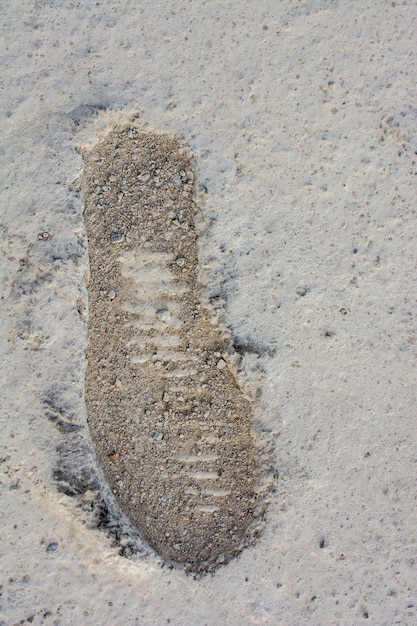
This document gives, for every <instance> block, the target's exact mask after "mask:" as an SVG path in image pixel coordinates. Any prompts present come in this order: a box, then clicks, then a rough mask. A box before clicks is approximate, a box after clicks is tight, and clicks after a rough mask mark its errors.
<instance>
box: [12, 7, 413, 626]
mask: <svg viewBox="0 0 417 626" xmlns="http://www.w3.org/2000/svg"><path fill="white" fill-rule="evenodd" d="M414 19H415V7H414V3H412V2H407V1H406V2H401V3H400V2H385V1H382V0H378V1H376V2H367V1H364V0H361V1H354V2H351V3H345V2H338V1H336V2H331V1H325V0H317V1H314V2H313V1H310V0H306V1H304V2H299V1H295V0H288V1H284V2H279V3H278V2H268V1H267V0H265V1H262V2H256V3H247V2H243V1H240V0H237V1H236V2H233V3H229V4H228V3H224V2H223V3H220V2H217V1H216V0H212V1H208V2H201V3H200V2H185V1H184V2H183V1H179V2H175V3H174V2H171V1H169V0H168V1H167V2H150V1H148V0H143V1H141V2H139V3H138V2H128V1H126V2H113V3H110V2H107V1H106V0H105V1H104V2H101V3H100V5H99V6H98V5H97V3H95V2H90V1H89V0H86V1H85V2H82V3H75V2H71V1H69V0H62V1H60V0H56V1H50V2H41V1H39V2H33V1H30V2H29V1H28V0H16V1H14V2H7V3H5V5H4V7H3V11H2V21H3V25H4V26H3V37H4V45H3V67H4V68H5V69H4V72H3V82H4V86H3V108H2V110H3V116H2V122H3V129H4V131H3V143H4V148H5V156H4V159H3V165H4V167H3V168H2V170H3V179H4V185H3V192H2V213H3V219H2V223H3V224H4V234H3V273H2V275H3V281H2V303H3V307H2V318H1V319H2V333H1V337H2V344H1V345H2V359H1V363H2V373H3V376H2V381H3V383H2V412H1V413H2V418H3V423H2V431H1V432H2V447H3V459H2V460H3V463H2V472H3V478H2V503H1V511H2V530H3V532H2V545H3V552H2V564H1V571H2V585H3V590H4V600H3V602H2V608H1V611H2V612H1V618H0V619H1V620H2V623H3V624H7V626H9V625H12V624H13V625H14V624H19V623H25V621H26V623H32V624H47V625H49V624H56V625H61V626H67V625H68V626H72V625H77V626H78V625H79V624H83V625H86V626H89V625H100V624H109V625H112V626H113V625H114V626H118V625H120V624H123V625H127V626H134V625H135V626H138V625H139V624H140V625H147V624H148V625H151V624H165V623H170V624H176V625H189V624H191V625H193V624H199V625H200V624H204V625H207V626H208V625H210V626H211V625H213V626H214V625H218V624H225V625H231V626H234V625H239V626H240V625H242V624H243V625H249V624H271V625H275V624H282V625H284V626H287V625H297V626H298V625H300V624H312V625H321V624H332V625H333V624H336V625H339V624H340V625H343V626H345V625H352V626H353V625H355V626H356V625H357V624H361V623H362V622H364V623H367V624H377V625H387V626H391V625H392V624H401V625H403V624H405V625H411V624H413V623H415V562H414V558H415V557H414V554H415V543H414V536H415V532H414V528H415V517H416V516H415V505H414V496H415V491H414V478H415V470H414V461H415V406H416V398H415V388H416V384H415V382H416V381H415V378H416V377H415V365H416V362H415V338H416V326H415V311H416V305H415V294H416V285H415V256H416V255H415V234H414V233H415V228H416V216H415V183H414V180H413V175H414V173H415V160H416V156H415V154H416V147H417V142H416V138H415V117H414V108H413V106H414V97H413V93H412V86H413V71H414V68H415V60H414V57H413V56H412V51H413V48H414V41H413V30H412V22H413V20H414ZM129 116H134V117H135V119H136V120H137V123H139V124H141V126H142V127H143V128H144V129H147V130H148V131H149V132H152V133H154V132H156V133H158V134H164V133H167V134H168V135H169V136H170V137H180V141H181V142H183V144H184V145H186V146H188V149H189V151H190V154H191V155H192V164H193V171H194V176H195V180H194V185H195V194H196V195H195V197H196V200H195V219H196V233H197V234H198V238H197V244H196V245H197V250H196V254H197V258H198V264H196V267H197V274H196V281H198V284H199V285H201V288H199V294H200V295H199V297H201V299H202V301H203V303H204V302H209V303H210V311H211V312H210V319H211V315H213V316H215V317H216V318H217V319H218V324H219V327H220V326H224V327H225V328H226V329H227V335H228V337H229V339H230V342H231V346H232V348H233V353H234V355H235V356H236V360H237V361H236V362H237V364H238V382H239V387H240V389H242V390H246V389H247V393H248V394H249V395H248V397H250V398H251V400H250V410H251V419H250V426H251V431H252V433H251V437H253V438H254V440H255V439H256V440H257V441H258V440H259V441H262V448H263V450H264V451H265V452H266V453H267V455H268V458H270V459H271V461H270V466H269V469H268V478H269V479H270V480H271V483H272V488H271V490H270V491H269V493H268V496H267V505H268V506H267V509H266V514H265V517H264V520H263V528H262V532H261V534H260V536H259V537H258V538H257V541H256V542H255V543H253V544H252V545H250V546H248V547H246V548H245V549H244V550H243V551H242V552H241V553H240V554H239V555H238V556H237V557H233V558H231V560H230V561H229V562H228V563H227V564H221V563H219V567H218V568H217V569H216V571H215V572H214V573H208V574H206V575H202V576H200V575H198V576H193V574H192V573H188V574H187V573H186V572H185V571H183V569H181V568H177V567H170V566H169V565H168V564H166V562H165V561H164V560H163V558H162V557H161V556H160V555H158V554H155V553H154V551H153V550H152V549H151V548H150V547H149V546H148V545H147V543H146V542H144V541H143V538H141V537H140V536H135V539H134V540H132V536H133V534H134V529H133V528H132V524H131V521H130V520H129V519H128V518H127V517H126V516H125V515H124V513H123V512H120V509H119V508H118V506H117V502H116V501H115V500H114V498H113V496H112V494H111V491H110V488H109V486H108V484H107V482H106V476H105V472H103V469H105V468H104V467H102V464H100V463H99V462H98V460H97V456H96V453H95V449H94V445H93V439H92V434H93V433H92V431H90V429H89V427H88V419H87V410H86V402H85V400H86V397H85V377H86V366H87V362H86V352H87V347H88V335H87V331H88V324H89V320H90V319H91V318H90V315H91V311H90V310H89V304H88V302H89V300H88V292H87V285H88V280H89V254H88V241H87V231H86V224H85V221H84V210H85V200H84V197H83V194H82V189H81V180H82V172H83V157H82V153H83V152H84V153H85V152H86V151H88V150H89V149H92V148H93V146H95V145H96V143H97V140H100V138H102V137H104V136H105V135H106V133H108V132H110V131H111V129H112V128H113V127H114V126H117V124H120V123H124V122H125V121H126V119H128V118H129ZM161 271H162V270H161ZM111 289H114V288H113V287H110V289H109V290H111ZM114 291H115V292H116V291H117V290H116V289H114ZM152 298H153V295H152V294H151V295H150V300H151V301H152ZM216 324H217V322H216ZM219 353H220V354H222V353H221V352H220V351H219ZM216 358H217V357H216ZM222 359H223V357H222ZM219 360H220V359H219ZM223 360H224V359H223ZM219 371H221V370H219ZM245 393H246V392H245ZM155 432H156V431H155ZM158 433H160V434H163V432H162V430H158ZM154 434H155V433H154ZM158 436H159V435H158ZM156 441H159V440H158V439H157V440H156ZM162 441H163V439H162ZM155 445H156V444H155ZM103 465H104V464H103ZM74 467H77V468H78V470H80V471H79V473H78V474H77V476H78V481H71V478H72V477H73V476H74V474H73V473H72V470H73V468H74ZM202 471H203V470H202ZM98 493H100V494H101V497H102V499H101V500H99V499H98V498H97V494H98ZM103 503H104V504H103ZM158 536H159V534H158ZM225 560H227V559H225Z"/></svg>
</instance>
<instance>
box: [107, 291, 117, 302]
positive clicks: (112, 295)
mask: <svg viewBox="0 0 417 626" xmlns="http://www.w3.org/2000/svg"><path fill="white" fill-rule="evenodd" d="M107 295H108V296H109V298H110V300H114V299H115V297H116V292H115V290H114V289H110V291H108V292H107Z"/></svg>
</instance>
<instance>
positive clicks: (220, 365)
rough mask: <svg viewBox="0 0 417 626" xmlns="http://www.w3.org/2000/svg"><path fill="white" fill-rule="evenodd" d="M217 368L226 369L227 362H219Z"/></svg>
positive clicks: (221, 360)
mask: <svg viewBox="0 0 417 626" xmlns="http://www.w3.org/2000/svg"><path fill="white" fill-rule="evenodd" d="M217 367H218V368H219V370H222V369H224V368H225V367H226V361H224V360H223V359H220V361H218V362H217Z"/></svg>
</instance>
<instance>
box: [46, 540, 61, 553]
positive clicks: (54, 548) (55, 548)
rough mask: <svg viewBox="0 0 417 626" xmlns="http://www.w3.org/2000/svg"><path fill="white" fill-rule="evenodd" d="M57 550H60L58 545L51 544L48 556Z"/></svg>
mask: <svg viewBox="0 0 417 626" xmlns="http://www.w3.org/2000/svg"><path fill="white" fill-rule="evenodd" d="M57 550H58V544H57V543H50V544H49V546H48V547H47V548H46V551H47V553H48V554H53V553H54V552H56V551H57Z"/></svg>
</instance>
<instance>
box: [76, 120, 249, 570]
mask: <svg viewBox="0 0 417 626" xmlns="http://www.w3.org/2000/svg"><path fill="white" fill-rule="evenodd" d="M83 156H84V174H83V183H82V188H83V195H84V200H85V213H84V216H85V224H86V228H87V234H88V246H89V259H90V280H89V287H88V292H89V322H88V332H89V346H88V351H87V357H88V366H87V373H86V404H87V412H88V419H89V427H90V430H91V434H92V438H93V441H94V445H95V448H96V454H97V457H98V460H99V462H100V464H101V466H102V469H103V471H104V474H105V476H106V478H107V480H108V482H109V485H110V487H111V489H112V491H113V493H114V495H115V497H116V499H117V500H118V502H119V504H120V506H121V508H122V509H123V511H124V512H125V513H126V515H127V516H128V517H129V518H130V520H131V521H132V523H133V524H134V525H135V526H136V527H137V529H138V531H139V532H140V534H141V535H142V536H143V537H144V539H146V541H147V542H148V543H149V544H150V545H151V546H152V547H153V548H154V550H155V551H156V552H157V553H158V554H160V555H161V556H162V557H164V558H165V559H168V560H169V561H171V562H175V563H182V564H184V565H185V566H186V568H188V569H190V570H192V571H195V572H202V571H207V570H211V569H214V568H215V567H216V566H217V565H218V564H220V563H227V562H228V561H230V559H231V558H233V557H234V556H236V555H237V554H238V553H239V552H240V551H241V550H242V549H243V548H244V547H245V546H246V545H248V543H250V542H251V541H252V538H253V536H254V534H255V533H256V531H254V528H255V527H256V518H257V515H258V513H257V510H258V508H259V498H260V496H259V495H258V493H259V490H257V484H256V479H255V476H256V467H257V460H256V459H257V457H256V448H255V444H254V440H253V438H252V436H251V432H250V423H251V415H252V414H251V406H250V404H249V402H248V400H247V399H246V398H245V397H244V395H243V394H242V392H241V391H240V389H239V387H238V385H237V383H236V380H235V378H234V376H233V374H232V373H231V371H230V370H229V367H228V365H227V362H226V360H225V359H224V358H223V356H224V354H225V350H228V349H229V347H230V340H229V339H228V338H227V337H225V335H224V333H222V332H221V331H220V329H219V327H218V326H216V324H215V323H213V321H212V320H211V319H210V314H209V312H208V310H207V309H206V308H204V307H203V306H202V305H201V302H200V285H199V284H198V280H197V273H198V272H197V270H198V258H197V245H196V231H195V225H194V213H195V205H194V201H193V195H194V173H193V170H192V167H191V163H190V159H189V156H188V153H187V150H186V149H185V148H184V146H183V145H182V144H181V143H180V141H179V140H178V139H176V138H172V137H171V136H168V135H163V134H156V133H153V132H147V131H143V130H142V129H141V128H139V127H137V126H135V125H134V124H131V125H127V126H123V127H116V128H114V129H113V130H112V131H111V132H110V133H109V134H108V135H107V136H106V137H105V138H104V139H102V140H101V141H100V142H99V143H98V144H96V145H95V146H94V147H93V148H92V149H90V150H88V151H85V152H84V155H83Z"/></svg>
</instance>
